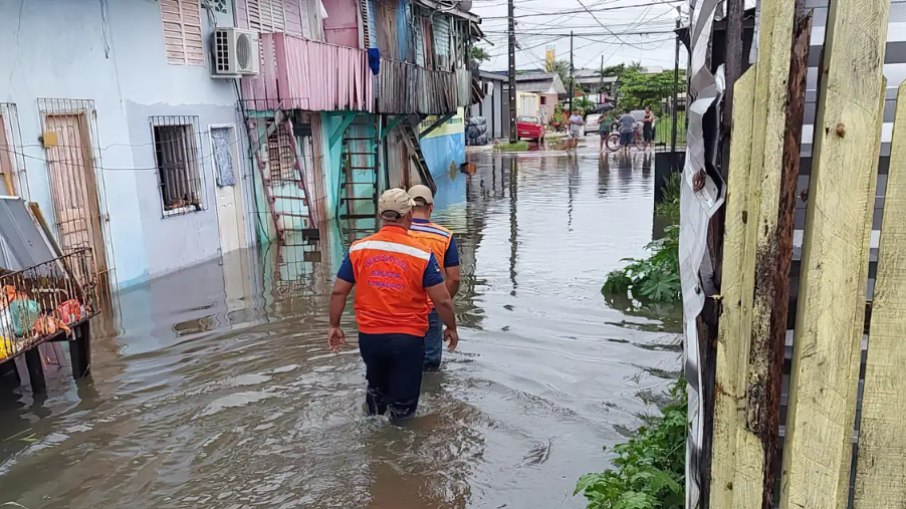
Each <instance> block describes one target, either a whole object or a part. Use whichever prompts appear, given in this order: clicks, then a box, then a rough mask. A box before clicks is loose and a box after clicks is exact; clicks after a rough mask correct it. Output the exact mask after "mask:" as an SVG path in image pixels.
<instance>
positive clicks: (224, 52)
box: [214, 30, 233, 74]
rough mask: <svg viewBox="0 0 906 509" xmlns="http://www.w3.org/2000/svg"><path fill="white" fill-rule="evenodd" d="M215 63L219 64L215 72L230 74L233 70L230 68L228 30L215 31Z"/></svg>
mask: <svg viewBox="0 0 906 509" xmlns="http://www.w3.org/2000/svg"><path fill="white" fill-rule="evenodd" d="M214 52H215V57H214V65H215V66H217V68H216V69H215V72H217V73H220V74H228V73H230V72H233V69H230V34H229V33H227V31H226V30H215V31H214Z"/></svg>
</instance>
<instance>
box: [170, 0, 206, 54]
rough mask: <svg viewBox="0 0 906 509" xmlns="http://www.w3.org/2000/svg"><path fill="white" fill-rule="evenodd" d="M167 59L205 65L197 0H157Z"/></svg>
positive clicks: (199, 6)
mask: <svg viewBox="0 0 906 509" xmlns="http://www.w3.org/2000/svg"><path fill="white" fill-rule="evenodd" d="M160 18H161V22H162V25H163V35H164V50H165V51H166V53H167V62H168V63H171V64H181V65H204V37H203V32H202V28H201V5H200V4H199V2H198V0H160Z"/></svg>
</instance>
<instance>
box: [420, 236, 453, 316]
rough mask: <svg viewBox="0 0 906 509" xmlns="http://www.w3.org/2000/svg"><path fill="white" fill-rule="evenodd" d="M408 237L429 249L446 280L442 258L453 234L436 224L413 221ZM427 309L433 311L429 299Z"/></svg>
mask: <svg viewBox="0 0 906 509" xmlns="http://www.w3.org/2000/svg"><path fill="white" fill-rule="evenodd" d="M409 235H410V236H411V237H414V238H416V239H418V240H419V241H420V242H421V243H422V244H424V245H425V246H427V247H428V248H430V249H431V252H432V253H434V258H435V259H436V260H437V265H438V267H440V273H441V275H442V276H443V278H444V280H446V279H447V275H446V273H444V269H445V267H444V256H446V254H447V249H449V248H450V242H451V241H452V240H453V232H451V231H450V230H448V229H446V228H444V227H443V226H441V225H439V224H437V223H431V222H428V223H416V222H414V221H413V222H412V226H410V227H409ZM428 307H430V308H431V309H434V303H433V302H431V298H430V297H429V298H428Z"/></svg>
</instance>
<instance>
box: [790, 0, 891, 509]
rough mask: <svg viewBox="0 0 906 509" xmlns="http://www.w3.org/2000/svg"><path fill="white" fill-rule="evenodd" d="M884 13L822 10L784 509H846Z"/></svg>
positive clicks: (849, 7) (862, 1) (857, 0)
mask: <svg viewBox="0 0 906 509" xmlns="http://www.w3.org/2000/svg"><path fill="white" fill-rule="evenodd" d="M889 8H890V2H889V0H847V1H845V2H832V3H831V5H830V10H829V13H828V22H827V36H826V42H825V48H824V61H823V63H822V66H821V69H820V70H819V72H821V74H822V76H823V78H822V83H821V90H820V91H819V103H818V117H817V121H816V122H815V140H814V154H815V155H814V156H813V159H814V163H813V168H812V177H811V183H810V187H809V202H808V212H807V219H806V230H805V239H804V242H803V255H802V268H803V274H802V278H801V280H800V287H799V308H798V310H797V313H796V328H795V339H794V347H793V363H792V372H791V382H790V399H789V407H788V416H787V434H786V442H785V445H784V458H783V459H784V470H785V472H784V478H783V482H782V483H781V493H780V507H781V508H782V509H796V508H822V509H844V508H845V507H846V506H847V499H848V492H849V481H850V469H851V456H852V438H851V437H852V430H853V421H854V419H855V406H856V389H857V386H858V376H859V361H860V355H861V350H860V343H861V339H862V330H863V326H864V316H865V290H866V285H867V272H868V254H869V242H868V241H869V235H870V233H871V218H872V213H873V212H874V210H873V209H874V206H873V204H874V198H875V186H876V181H877V163H878V158H877V153H878V149H879V144H880V126H881V112H882V110H881V104H882V99H883V94H884V89H883V87H884V79H883V75H882V66H883V60H884V58H883V55H884V50H885V39H886V37H887V19H888V14H889Z"/></svg>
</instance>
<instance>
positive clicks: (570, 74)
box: [569, 30, 576, 115]
mask: <svg viewBox="0 0 906 509" xmlns="http://www.w3.org/2000/svg"><path fill="white" fill-rule="evenodd" d="M573 71H574V69H573V31H572V30H570V31H569V114H570V115H572V114H573V83H575V81H576V80H575V79H574V78H573Z"/></svg>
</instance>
